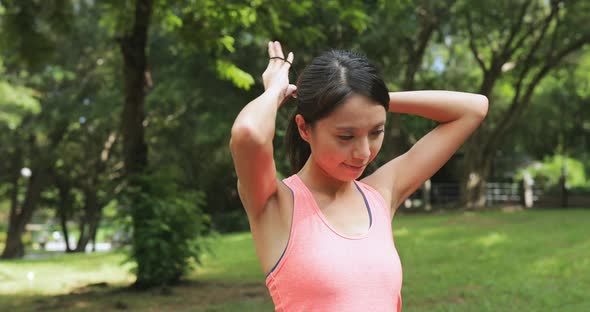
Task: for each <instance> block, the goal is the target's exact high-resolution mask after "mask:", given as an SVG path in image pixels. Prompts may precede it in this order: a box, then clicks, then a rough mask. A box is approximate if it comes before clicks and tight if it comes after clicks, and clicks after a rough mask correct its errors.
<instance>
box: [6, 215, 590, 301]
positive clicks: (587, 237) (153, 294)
mask: <svg viewBox="0 0 590 312" xmlns="http://www.w3.org/2000/svg"><path fill="white" fill-rule="evenodd" d="M589 220H590V209H585V210H581V209H578V210H573V209H567V210H539V211H517V212H510V213H509V212H501V211H490V212H478V213H459V212H457V213H443V214H436V215H399V216H396V220H395V221H394V223H393V230H394V236H395V242H396V246H397V249H398V252H399V254H400V257H401V258H402V266H403V272H404V276H403V288H402V295H403V300H404V301H403V302H404V304H403V310H404V311H527V312H528V311H580V312H582V311H590V300H588V298H589V294H590V230H589V229H590V226H589V225H590V221H589ZM214 250H215V255H206V256H205V258H204V266H203V267H201V268H199V269H197V270H195V272H194V273H193V274H192V275H191V276H190V278H189V280H188V281H186V282H185V283H183V284H182V285H180V286H177V287H174V288H172V289H155V290H152V291H149V292H147V293H140V292H133V291H130V290H127V289H126V288H125V287H124V286H126V285H129V284H130V283H131V282H132V280H133V277H132V276H131V275H129V274H128V273H127V271H126V269H127V267H125V266H122V265H121V261H122V260H123V259H124V255H123V254H122V253H101V254H95V255H64V256H59V257H54V258H50V259H45V260H21V261H8V262H6V261H5V262H0V311H101V312H102V311H111V310H117V309H124V310H127V311H240V312H243V311H272V310H273V305H272V301H271V300H270V298H269V297H268V294H267V291H266V288H265V286H264V275H263V273H262V272H261V270H260V267H259V265H258V262H257V260H256V257H255V253H254V245H253V243H252V240H251V236H250V234H249V233H241V234H232V235H224V236H222V237H221V239H220V240H219V242H218V243H217V244H216V245H215V248H214ZM29 272H34V275H35V278H34V279H33V280H32V281H29V280H27V274H28V273H29ZM101 282H106V283H107V284H106V285H105V284H104V283H103V284H100V283H101ZM97 283H98V284H97ZM89 284H91V285H89ZM92 284H96V285H92Z"/></svg>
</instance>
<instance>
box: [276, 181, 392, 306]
mask: <svg viewBox="0 0 590 312" xmlns="http://www.w3.org/2000/svg"><path fill="white" fill-rule="evenodd" d="M283 182H284V183H285V184H286V185H287V186H288V187H289V188H290V189H291V191H292V192H293V198H294V203H293V207H294V209H293V222H292V226H291V231H290V236H289V241H288V243H287V248H286V249H285V251H284V252H283V255H282V256H281V258H280V259H279V260H278V262H277V264H276V265H275V267H274V268H273V269H272V270H271V271H270V272H269V274H268V275H267V277H266V286H267V287H268V290H269V292H270V295H271V297H272V300H273V302H274V304H275V311H279V312H295V311H322V312H324V311H325V312H330V311H338V312H347V311H351V312H352V311H354V312H358V311H388V312H391V311H398V312H399V311H401V304H402V299H401V287H402V266H401V262H400V259H399V255H398V253H397V250H396V248H395V244H394V241H393V234H392V230H391V222H390V220H391V217H390V213H389V209H388V207H387V205H386V204H385V201H384V199H383V197H382V196H381V194H379V193H378V192H377V191H376V190H375V189H373V188H372V187H371V186H369V185H367V184H365V183H362V182H360V181H355V184H356V186H357V189H358V190H359V191H360V192H361V194H362V195H363V197H364V199H365V205H366V206H367V209H369V213H370V214H369V216H370V218H371V222H370V223H371V225H370V228H369V231H368V232H367V233H366V234H364V235H363V236H358V237H348V236H345V235H342V234H339V233H337V232H336V231H335V230H334V229H333V228H332V227H331V226H330V225H329V224H328V222H327V221H326V219H325V218H324V215H323V214H322V212H321V211H320V209H319V207H318V206H317V203H316V201H315V199H314V198H313V195H312V194H311V192H310V191H309V189H308V188H307V187H306V186H305V184H304V183H303V181H302V180H301V179H300V178H299V176H297V175H296V174H294V175H292V176H290V177H288V178H286V179H284V180H283Z"/></svg>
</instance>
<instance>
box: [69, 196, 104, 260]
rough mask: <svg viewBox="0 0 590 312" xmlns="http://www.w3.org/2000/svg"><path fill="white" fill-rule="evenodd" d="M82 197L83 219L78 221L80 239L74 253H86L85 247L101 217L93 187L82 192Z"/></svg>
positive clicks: (94, 232)
mask: <svg viewBox="0 0 590 312" xmlns="http://www.w3.org/2000/svg"><path fill="white" fill-rule="evenodd" d="M84 197H85V200H84V217H83V218H82V220H80V237H79V239H78V243H77V244H76V250H75V251H76V252H84V251H86V245H88V242H89V241H90V240H91V239H92V238H93V237H94V236H95V234H96V227H97V226H98V224H99V223H100V217H101V214H100V211H101V209H100V208H99V206H100V205H99V203H98V194H97V193H96V189H94V185H92V186H90V187H89V188H87V189H85V190H84Z"/></svg>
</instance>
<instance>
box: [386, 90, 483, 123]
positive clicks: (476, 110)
mask: <svg viewBox="0 0 590 312" xmlns="http://www.w3.org/2000/svg"><path fill="white" fill-rule="evenodd" d="M389 111H390V112H392V113H405V114H412V115H418V116H422V117H426V118H429V119H432V120H436V121H439V122H450V121H454V120H457V119H459V118H473V117H475V118H478V119H480V121H481V120H483V118H484V117H485V116H486V114H487V112H488V98H487V97H485V96H484V95H481V94H474V93H466V92H456V91H431V90H425V91H403V92H390V93H389Z"/></svg>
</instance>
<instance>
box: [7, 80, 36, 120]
mask: <svg viewBox="0 0 590 312" xmlns="http://www.w3.org/2000/svg"><path fill="white" fill-rule="evenodd" d="M37 96H38V94H36V92H35V90H33V89H30V88H27V87H24V86H14V85H11V84H9V83H8V82H6V81H0V123H4V124H6V125H7V126H8V128H10V129H15V128H16V127H17V126H18V125H19V124H20V122H21V120H22V118H23V117H24V116H25V115H26V114H38V113H39V112H40V111H41V105H40V103H39V100H38V98H37Z"/></svg>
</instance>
